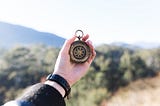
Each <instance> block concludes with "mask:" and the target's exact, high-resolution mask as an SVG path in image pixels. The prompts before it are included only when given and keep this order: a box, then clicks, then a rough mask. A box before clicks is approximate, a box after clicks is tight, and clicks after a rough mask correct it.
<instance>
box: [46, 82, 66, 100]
mask: <svg viewBox="0 0 160 106" xmlns="http://www.w3.org/2000/svg"><path fill="white" fill-rule="evenodd" d="M44 84H47V85H50V86H52V87H53V88H55V89H56V90H57V91H58V92H59V93H60V94H61V95H62V97H64V95H65V90H64V89H63V87H62V86H60V85H59V84H58V83H57V82H54V81H50V80H47V81H45V83H44Z"/></svg>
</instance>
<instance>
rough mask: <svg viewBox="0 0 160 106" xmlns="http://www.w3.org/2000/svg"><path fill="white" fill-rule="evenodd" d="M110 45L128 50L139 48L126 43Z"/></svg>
mask: <svg viewBox="0 0 160 106" xmlns="http://www.w3.org/2000/svg"><path fill="white" fill-rule="evenodd" d="M110 45H113V46H120V47H124V48H128V49H132V50H135V49H140V47H139V46H138V45H132V44H128V43H123V42H113V43H111V44H110Z"/></svg>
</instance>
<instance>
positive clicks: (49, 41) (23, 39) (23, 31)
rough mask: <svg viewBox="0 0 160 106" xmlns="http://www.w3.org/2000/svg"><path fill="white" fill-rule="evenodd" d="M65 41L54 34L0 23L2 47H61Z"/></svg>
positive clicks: (0, 42) (0, 44) (0, 43)
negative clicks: (43, 45) (37, 45)
mask: <svg viewBox="0 0 160 106" xmlns="http://www.w3.org/2000/svg"><path fill="white" fill-rule="evenodd" d="M64 41H65V39H64V38H62V37H59V36H57V35H55V34H52V33H46V32H40V31H36V30H34V29H31V28H27V27H24V26H20V25H13V24H9V23H5V22H0V47H12V46H14V45H17V44H21V45H30V44H45V45H49V46H54V47H61V46H62V45H63V43H64Z"/></svg>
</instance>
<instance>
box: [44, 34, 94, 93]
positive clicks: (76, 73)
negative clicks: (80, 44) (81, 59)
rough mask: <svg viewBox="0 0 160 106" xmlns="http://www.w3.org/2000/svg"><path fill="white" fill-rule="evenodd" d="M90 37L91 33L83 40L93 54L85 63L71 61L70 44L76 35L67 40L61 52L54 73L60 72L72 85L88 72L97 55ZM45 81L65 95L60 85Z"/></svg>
mask: <svg viewBox="0 0 160 106" xmlns="http://www.w3.org/2000/svg"><path fill="white" fill-rule="evenodd" d="M88 38H89V35H86V36H84V37H83V38H82V40H83V41H84V42H86V43H87V44H88V45H89V47H90V49H91V54H92V55H91V56H90V58H89V59H88V60H87V61H86V62H85V63H82V64H76V63H73V62H71V61H70V56H69V49H70V45H71V44H72V43H73V42H74V41H75V39H76V36H73V37H72V38H70V39H68V40H66V42H65V43H64V45H63V47H62V49H61V50H60V52H59V55H58V58H57V61H56V64H55V70H54V72H53V74H58V75H60V76H62V77H63V78H64V79H66V80H67V82H68V83H69V85H70V86H72V85H73V84H75V83H76V82H77V81H78V80H80V79H81V78H82V77H83V76H84V75H85V74H86V73H87V71H88V69H89V67H90V65H91V63H92V61H93V60H94V58H95V56H96V52H95V49H94V47H93V45H92V42H91V41H90V40H88ZM45 83H46V84H48V85H51V86H53V87H54V88H56V89H57V90H58V91H59V92H60V93H61V94H62V96H64V94H65V91H64V89H63V88H62V87H61V86H60V85H58V84H57V83H55V82H53V81H46V82H45Z"/></svg>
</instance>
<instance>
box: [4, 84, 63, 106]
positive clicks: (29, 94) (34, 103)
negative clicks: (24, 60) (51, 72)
mask: <svg viewBox="0 0 160 106" xmlns="http://www.w3.org/2000/svg"><path fill="white" fill-rule="evenodd" d="M57 87H58V86H57V85H56V84H53V85H52V86H50V85H49V84H42V83H38V84H36V85H33V86H31V87H30V88H29V89H28V90H27V91H26V92H25V93H24V94H23V95H22V96H21V97H19V98H18V99H16V101H14V102H17V106H65V101H64V98H63V97H62V94H63V91H62V92H61V93H62V94H61V93H60V92H59V91H58V90H57V89H59V87H58V88H57ZM56 88H57V89H56ZM12 104H13V102H12V103H11V104H5V105H4V106H12ZM26 104H27V105H26Z"/></svg>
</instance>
